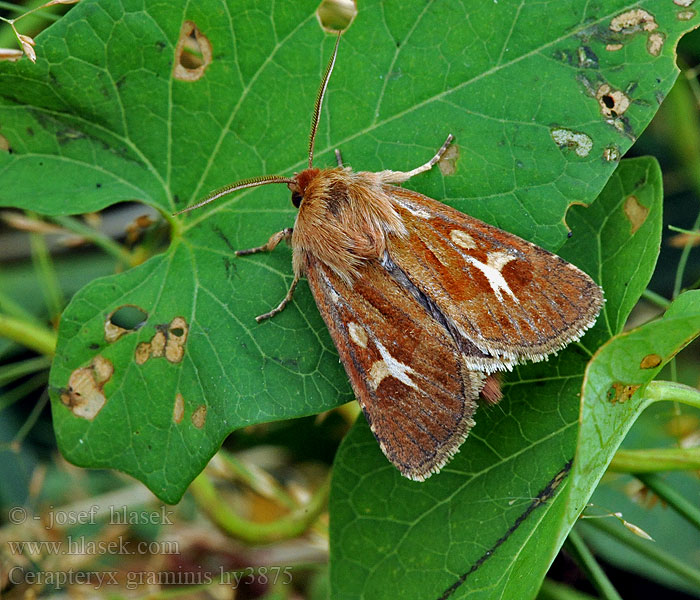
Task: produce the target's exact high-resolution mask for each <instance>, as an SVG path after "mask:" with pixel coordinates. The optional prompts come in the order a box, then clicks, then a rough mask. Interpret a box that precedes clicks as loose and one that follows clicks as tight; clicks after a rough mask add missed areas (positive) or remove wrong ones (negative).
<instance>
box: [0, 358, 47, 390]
mask: <svg viewBox="0 0 700 600" xmlns="http://www.w3.org/2000/svg"><path fill="white" fill-rule="evenodd" d="M50 366H51V359H50V358H49V357H48V356H37V357H36V358H28V359H27V360H22V361H19V362H15V363H11V364H9V365H3V366H2V367H0V386H3V385H6V384H7V383H10V382H11V381H15V380H16V379H19V378H20V377H24V376H25V375H29V374H30V373H36V372H37V371H41V370H43V369H48V368H49V367H50Z"/></svg>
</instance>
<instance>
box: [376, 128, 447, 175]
mask: <svg viewBox="0 0 700 600" xmlns="http://www.w3.org/2000/svg"><path fill="white" fill-rule="evenodd" d="M454 139H455V138H454V136H453V135H452V134H451V133H450V134H449V135H448V136H447V139H446V140H445V143H444V144H443V145H442V146H440V149H439V150H438V151H437V152H436V153H435V156H433V158H431V159H430V160H429V161H428V162H427V163H425V164H424V165H421V166H420V167H416V168H415V169H413V170H412V171H380V172H379V173H377V175H379V177H380V178H381V180H382V183H403V182H404V181H406V180H408V179H410V178H411V177H414V176H415V175H418V174H419V173H424V172H425V171H430V169H432V168H433V167H434V166H435V165H436V164H437V162H438V161H439V160H440V159H441V158H442V155H443V154H445V152H446V151H447V149H448V148H449V147H450V144H451V143H452V140H454Z"/></svg>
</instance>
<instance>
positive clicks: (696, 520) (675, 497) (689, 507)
mask: <svg viewBox="0 0 700 600" xmlns="http://www.w3.org/2000/svg"><path fill="white" fill-rule="evenodd" d="M694 450H700V448H694ZM699 456H700V455H699ZM698 462H700V460H698ZM695 468H696V469H698V468H700V467H695ZM634 476H635V477H636V478H637V479H639V481H641V482H642V483H643V484H644V485H645V486H647V487H648V488H649V489H650V490H651V491H652V492H654V493H655V494H656V495H657V496H658V497H659V498H661V500H663V501H664V502H666V504H668V505H669V506H670V507H672V508H673V509H674V510H675V511H676V512H677V513H678V514H680V515H681V516H682V517H683V518H685V519H686V520H688V521H690V523H691V524H692V525H693V526H694V527H695V528H696V529H700V509H698V507H697V506H696V505H695V504H693V503H692V502H689V501H688V500H687V499H686V498H685V497H684V496H682V495H681V494H679V493H678V492H677V491H676V490H675V488H674V487H673V486H671V485H669V484H668V482H666V481H665V480H664V479H663V478H662V477H660V476H659V475H654V474H651V473H635V475H634Z"/></svg>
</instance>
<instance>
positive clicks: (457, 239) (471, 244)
mask: <svg viewBox="0 0 700 600" xmlns="http://www.w3.org/2000/svg"><path fill="white" fill-rule="evenodd" d="M450 239H451V240H452V241H453V242H454V243H455V244H456V245H457V246H459V247H460V248H464V249H466V250H471V249H473V248H476V242H475V241H474V238H473V237H472V236H470V235H469V234H468V233H467V232H466V231H460V230H459V229H453V230H452V231H451V232H450Z"/></svg>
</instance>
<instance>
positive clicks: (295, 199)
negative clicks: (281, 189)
mask: <svg viewBox="0 0 700 600" xmlns="http://www.w3.org/2000/svg"><path fill="white" fill-rule="evenodd" d="M292 204H293V205H294V208H299V205H300V204H301V194H300V193H299V192H292Z"/></svg>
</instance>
